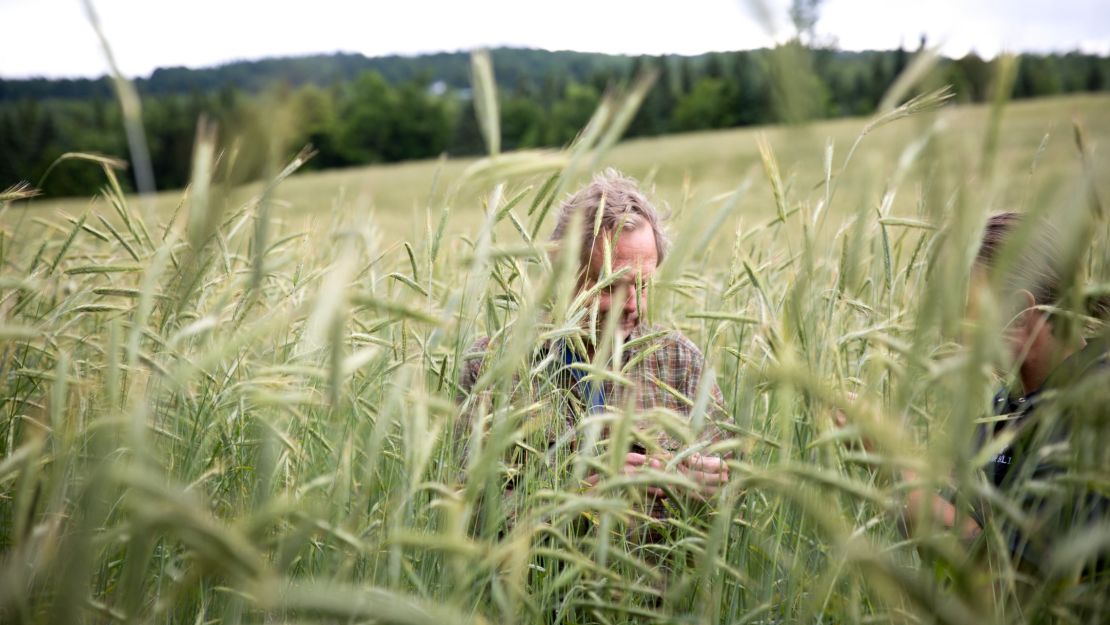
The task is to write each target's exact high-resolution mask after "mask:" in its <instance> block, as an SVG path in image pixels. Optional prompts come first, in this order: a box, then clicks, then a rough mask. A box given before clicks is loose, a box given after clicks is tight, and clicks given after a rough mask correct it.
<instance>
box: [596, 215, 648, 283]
mask: <svg viewBox="0 0 1110 625" xmlns="http://www.w3.org/2000/svg"><path fill="white" fill-rule="evenodd" d="M606 248H608V251H609V258H610V265H611V266H610V269H611V270H612V271H614V272H615V271H620V270H621V269H625V268H627V269H628V270H629V271H628V272H627V273H626V274H625V275H624V276H622V277H621V278H620V279H621V280H629V281H631V280H636V279H637V278H638V277H640V276H647V275H649V274H651V273H652V272H654V271H655V266H656V265H657V264H658V261H659V252H658V250H657V248H656V243H655V232H654V231H653V230H652V228H651V226H650V225H648V224H642V225H641V226H639V227H637V228H635V229H632V230H623V231H620V232H616V233H613V234H611V235H607V236H599V237H598V240H597V245H596V246H595V247H594V253H593V258H592V259H591V262H590V273H591V274H592V275H593V276H594V277H597V276H599V275H600V274H601V273H602V272H604V271H605V252H606Z"/></svg>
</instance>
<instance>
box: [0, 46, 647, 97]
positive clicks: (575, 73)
mask: <svg viewBox="0 0 1110 625" xmlns="http://www.w3.org/2000/svg"><path fill="white" fill-rule="evenodd" d="M491 55H492V57H493V65H494V68H495V70H496V72H497V81H498V82H499V83H500V84H503V85H509V86H514V85H517V84H519V83H521V82H528V81H533V80H536V79H537V77H541V76H543V75H545V74H550V73H552V70H556V71H557V72H558V73H559V74H562V75H566V76H568V77H570V78H571V79H572V80H576V81H579V82H584V81H586V80H587V79H589V78H590V77H591V76H592V75H595V74H606V75H609V74H612V73H614V72H618V73H623V72H625V71H627V69H628V68H629V67H631V65H632V62H633V60H632V57H627V56H617V55H609V54H598V53H589V52H570V51H559V52H551V51H548V50H536V49H530V48H498V49H495V50H492V51H491ZM369 70H374V71H377V72H378V73H379V74H381V75H382V77H383V78H385V79H386V80H387V81H389V82H391V83H394V84H400V83H405V82H408V81H411V80H423V81H428V82H434V81H442V82H443V83H444V84H445V85H446V86H449V87H453V88H459V89H461V88H466V87H468V86H469V85H470V53H469V52H439V53H435V54H424V55H420V56H400V55H392V56H380V57H367V56H363V55H362V54H348V53H336V54H317V55H312V56H297V57H279V58H269V59H262V60H257V61H235V62H232V63H227V64H224V65H219V66H216V67H207V68H201V69H189V68H187V67H166V68H159V69H156V70H154V72H153V73H152V74H151V75H150V76H149V77H147V78H139V79H137V80H135V85H136V86H137V88H138V89H139V92H140V93H141V94H143V95H154V96H159V95H172V94H187V93H193V92H198V91H199V92H213V91H219V90H221V89H225V88H235V89H239V90H244V91H248V92H252V93H257V92H259V91H262V90H264V89H266V88H267V87H269V86H271V85H273V84H275V83H284V84H288V85H289V86H292V87H299V86H302V85H307V84H312V85H317V86H328V85H333V84H337V83H342V82H346V81H350V80H353V79H354V78H356V77H358V76H359V75H360V74H362V73H364V72H366V71H369ZM112 95H113V94H112V85H111V82H110V81H109V80H108V78H107V77H101V78H91V79H90V78H76V79H47V78H32V79H20V80H3V79H0V101H4V100H9V101H10V100H21V99H34V100H44V99H55V98H58V99H83V98H89V97H98V96H99V97H106V98H107V97H112Z"/></svg>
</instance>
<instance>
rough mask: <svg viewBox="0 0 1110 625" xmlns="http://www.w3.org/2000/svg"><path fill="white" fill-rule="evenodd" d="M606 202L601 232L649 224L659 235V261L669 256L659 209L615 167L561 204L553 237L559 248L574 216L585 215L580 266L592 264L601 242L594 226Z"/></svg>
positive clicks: (656, 248)
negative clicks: (592, 258)
mask: <svg viewBox="0 0 1110 625" xmlns="http://www.w3.org/2000/svg"><path fill="white" fill-rule="evenodd" d="M603 203H604V206H603V208H602V211H601V224H600V228H598V231H597V234H598V235H601V236H609V235H611V234H612V233H614V232H616V231H617V230H618V229H621V230H624V231H629V230H635V229H636V228H639V227H640V226H642V225H644V224H648V225H650V226H651V231H652V233H653V234H654V235H655V251H656V253H658V255H659V260H658V262H660V263H662V262H663V258H664V257H665V256H666V255H667V248H668V246H669V241H668V240H667V235H666V233H664V232H663V224H662V218H661V217H660V216H659V211H657V210H656V209H655V206H653V205H652V203H651V202H649V201H648V199H647V196H645V195H644V194H643V192H642V191H640V186H639V184H638V183H637V182H636V181H635V180H633V179H632V178H629V177H627V176H625V175H624V174H622V173H620V172H619V171H617V170H616V169H613V168H611V167H610V168H608V169H606V170H605V171H602V172H600V173H598V174H595V175H594V178H593V181H591V182H590V184H588V185H586V186H585V187H583V188H581V189H579V190H578V192H576V193H575V194H574V195H571V196H570V197H569V198H567V199H566V200H565V201H564V202H563V203H562V205H560V206H559V213H558V216H557V218H556V221H555V231H554V232H553V233H552V234H551V240H552V241H554V242H555V243H556V245H557V247H559V248H561V247H562V242H563V240H564V239H565V238H566V237H567V235H568V233H567V230H569V229H570V224H571V222H572V221H573V219H574V216H575V215H576V214H581V220H582V222H581V223H582V247H581V250H580V258H579V267H580V268H582V269H583V270H584V269H585V268H586V267H587V266H588V265H589V262H590V258H591V257H592V255H593V251H594V245H595V244H596V243H597V237H596V236H594V225H595V223H596V222H597V219H598V214H597V211H598V208H599V207H602V205H603Z"/></svg>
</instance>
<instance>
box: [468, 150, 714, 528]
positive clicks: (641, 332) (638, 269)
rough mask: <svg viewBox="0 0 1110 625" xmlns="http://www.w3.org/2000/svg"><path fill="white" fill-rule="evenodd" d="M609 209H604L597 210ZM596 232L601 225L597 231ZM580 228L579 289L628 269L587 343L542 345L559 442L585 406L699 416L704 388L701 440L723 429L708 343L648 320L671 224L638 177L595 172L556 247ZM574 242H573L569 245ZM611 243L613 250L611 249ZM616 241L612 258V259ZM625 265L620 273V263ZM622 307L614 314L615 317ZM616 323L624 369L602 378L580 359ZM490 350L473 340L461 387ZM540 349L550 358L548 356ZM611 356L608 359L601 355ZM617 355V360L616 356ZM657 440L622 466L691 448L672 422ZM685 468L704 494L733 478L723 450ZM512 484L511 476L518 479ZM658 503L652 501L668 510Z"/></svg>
mask: <svg viewBox="0 0 1110 625" xmlns="http://www.w3.org/2000/svg"><path fill="white" fill-rule="evenodd" d="M599 210H600V211H601V214H600V215H598V211H599ZM574 224H580V225H581V228H582V230H581V232H572V229H573V228H572V226H573V225H574ZM595 233H596V235H595ZM573 236H580V237H581V246H580V247H579V249H580V250H581V252H580V257H579V259H578V282H577V288H578V292H579V293H583V292H586V291H589V290H591V289H593V288H594V287H595V286H597V285H598V284H599V282H600V281H602V280H604V279H606V277H608V276H612V275H614V274H620V276H619V277H618V278H617V279H616V280H615V281H613V282H612V283H611V284H608V285H607V286H605V287H604V288H602V289H600V291H598V292H597V293H596V295H594V296H593V297H594V298H595V301H594V302H592V303H591V305H596V307H597V312H598V314H597V319H596V323H595V324H593V325H592V327H593V328H595V330H594V331H593V332H587V340H585V341H584V344H585V353H578V352H577V350H575V349H574V348H573V347H572V345H571V342H570V341H552V342H549V343H547V344H545V345H543V346H542V347H541V349H540V350H539V355H540V356H541V357H542V358H547V357H549V356H553V357H551V358H549V361H550V362H553V363H555V367H554V368H553V369H554V370H553V371H552V379H554V380H555V381H556V382H555V384H554V386H556V387H561V388H562V390H564V391H565V393H564V398H563V399H564V401H563V402H562V405H563V406H564V407H565V408H566V409H565V410H564V411H563V415H562V416H563V418H564V420H565V422H564V423H562V424H560V425H561V426H563V427H559V428H554V429H549V438H550V442H554V441H555V440H556V439H557V438H559V432H558V431H557V430H563V431H570V432H573V431H574V429H575V427H576V425H577V421H578V420H579V419H580V418H581V416H582V415H583V414H588V413H599V412H605V411H607V410H608V409H610V408H611V409H613V410H616V411H619V410H621V409H623V408H626V407H631V408H632V409H633V410H634V411H635V413H637V414H644V413H647V412H650V411H652V410H655V409H665V410H668V411H671V412H673V413H677V414H678V415H681V416H684V417H686V418H690V417H691V414H692V412H693V408H694V406H695V405H697V402H696V401H695V400H696V398H698V397H699V396H701V397H706V396H707V397H708V400H709V401H708V402H703V404H704V405H705V406H706V411H705V415H704V416H705V421H704V425H703V426H702V427H701V428H700V433H699V443H700V444H701V445H700V446H701V447H702V448H704V446H705V445H706V444H709V443H713V442H717V441H720V440H722V439H723V438H724V433H723V432H722V430H721V429H720V428H719V427H717V423H718V422H719V421H720V420H721V419H722V417H723V416H724V415H723V411H722V409H721V404H722V397H721V391H720V388H719V387H718V386H717V384H716V383H715V382H713V380H712V379H709V378H707V379H704V380H703V377H705V376H704V372H705V359H704V357H703V356H702V353H701V351H700V350H699V349H698V348H697V347H696V346H695V345H694V344H693V343H692V342H691V341H690V340H689V339H687V338H686V337H685V336H683V335H682V334H681V333H680V332H678V331H675V330H670V331H668V330H666V329H663V328H660V327H652V326H648V325H647V324H645V323H644V322H643V320H644V312H645V311H644V309H643V307H644V303H645V302H646V301H647V297H646V294H645V292H644V291H645V290H646V289H647V288H649V286H650V284H651V278H652V276H653V274H654V273H655V270H656V268H657V266H658V265H659V264H660V263H661V262H662V261H663V259H664V258H665V257H666V253H667V239H666V236H665V233H664V232H663V229H662V224H661V219H660V216H659V213H658V211H657V210H656V209H655V207H654V206H653V205H652V204H651V202H649V201H648V199H647V197H646V196H645V195H644V194H643V192H641V190H640V189H639V186H638V185H637V183H636V182H635V181H634V180H632V179H631V178H628V177H625V176H623V175H622V174H620V173H619V172H617V171H616V170H613V169H609V170H606V171H604V172H602V173H600V174H598V175H596V176H595V177H594V179H593V181H592V182H590V184H588V185H586V186H585V187H583V188H582V189H580V190H579V191H578V192H576V193H575V194H573V195H572V196H571V197H570V198H568V199H567V200H566V201H565V202H563V204H562V205H561V207H560V209H559V213H558V217H557V221H556V226H555V231H554V233H553V235H552V238H553V241H554V242H555V244H556V252H555V253H556V255H558V254H559V252H560V251H561V250H564V249H566V248H567V247H568V245H567V242H568V241H570V237H573ZM569 247H572V248H573V246H569ZM606 248H608V250H607V249H606ZM607 251H608V258H609V262H608V263H606V260H605V259H606V252H607ZM622 271H623V272H624V273H621V272H622ZM614 316H615V317H616V319H613V320H612V321H610V318H611V317H614ZM607 322H608V323H614V324H615V327H616V331H617V334H618V339H619V340H620V341H622V344H623V345H624V349H623V350H622V357H621V360H622V363H631V364H630V365H627V364H626V366H625V367H623V368H621V370H620V373H621V376H620V377H621V378H623V379H615V378H613V377H610V378H605V379H603V380H600V381H595V380H592V379H590V378H587V377H585V376H584V375H583V372H582V369H581V367H576V366H575V365H577V364H579V363H592V362H593V360H594V357H595V345H596V344H597V341H598V338H599V337H598V336H597V333H600V329H599V328H604V327H606V323H607ZM490 350H491V346H490V341H489V339H488V338H483V339H480V340H479V341H478V342H476V343H475V345H474V346H473V347H472V349H471V354H472V357H471V358H469V359H468V360H467V361H466V362H465V363H464V365H463V367H462V371H461V374H460V387H461V388H462V389H463V390H464V391H466V392H467V393H469V391H470V390H471V389H473V388H474V385H475V383H476V381H477V380H478V378H479V376H480V374H481V372H482V364H483V358H482V354H484V353H487V352H488V351H490ZM542 358H541V360H542ZM595 364H601V365H605V364H606V363H595ZM610 364H611V363H610ZM483 399H486V400H488V398H481V397H470V398H469V400H468V407H469V408H470V409H471V410H469V411H470V412H473V408H476V407H478V406H481V405H487V406H488V405H489V403H488V401H483ZM654 436H655V440H654V441H653V442H654V443H656V444H655V445H652V448H653V450H654V451H655V452H656V453H649V452H651V451H653V450H649V449H647V448H646V447H645V446H641V445H634V446H633V449H632V450H630V451H628V452H627V453H626V454H625V458H624V466H623V471H624V473H625V474H629V475H631V474H635V473H638V472H640V471H642V470H643V469H644V468H647V467H652V468H655V469H662V468H663V467H664V465H665V462H666V459H667V456H668V455H670V454H674V453H677V452H680V451H682V448H683V447H685V445H684V444H683V443H682V442H681V441H679V440H677V439H675V438H673V437H672V436H670V435H669V434H667V433H666V432H665V431H663V430H661V429H660V430H658V431H656V432H655V435H654ZM678 468H679V470H680V471H681V472H682V473H684V474H685V475H686V476H687V477H689V478H690V479H691V480H693V481H694V483H696V484H697V485H698V489H697V490H696V492H695V493H693V494H694V495H695V496H699V497H704V496H706V495H711V494H713V493H715V492H717V490H718V489H719V488H720V487H721V486H722V485H723V484H724V483H725V482H727V481H728V466H727V465H726V464H725V462H724V461H723V460H722V459H721V457H720V456H718V455H711V454H705V453H690V454H687V455H686V456H685V457H684V459H683V461H682V462H681V463H680V464H679V465H678ZM586 481H587V483H588V484H589V485H591V486H592V485H596V484H597V483H598V481H599V478H598V476H597V475H590V476H588V477H587V480H586ZM509 488H510V489H511V488H512V483H511V482H510V483H509ZM647 491H648V493H649V494H650V495H653V496H656V497H660V498H661V497H663V496H664V491H663V490H662V489H661V488H658V487H655V486H650V487H648V488H647ZM660 509H661V508H660V506H653V511H658V510H660Z"/></svg>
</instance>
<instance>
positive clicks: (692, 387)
mask: <svg viewBox="0 0 1110 625" xmlns="http://www.w3.org/2000/svg"><path fill="white" fill-rule="evenodd" d="M645 337H646V338H645ZM639 339H645V340H642V341H641V340H639ZM625 344H626V345H628V347H626V348H625V350H624V351H623V353H622V358H621V361H622V366H621V368H620V369H619V373H620V376H621V378H622V379H610V378H606V379H604V380H602V381H601V386H602V391H603V393H604V397H605V400H606V401H605V403H606V405H607V407H609V408H611V409H613V410H615V411H619V410H621V409H622V408H624V407H626V406H631V408H632V409H633V411H634V413H635V414H638V415H645V414H647V413H649V412H651V411H653V410H655V409H665V410H668V411H670V412H672V413H676V414H678V415H681V416H683V417H686V418H687V419H688V418H690V416H691V412H692V410H693V408H694V405H695V402H696V398H697V397H698V391H699V385H700V384H701V383H702V375H703V372H704V370H705V358H704V357H703V356H702V353H701V351H700V350H699V349H698V348H697V346H696V345H694V344H693V343H692V342H691V341H690V339H688V338H686V337H685V336H683V335H682V334H681V333H680V332H677V331H666V330H664V329H662V328H659V327H645V326H642V325H641V326H637V327H636V328H635V329H634V330H633V331H632V332H631V333H630V335H629V336H628V338H627V339H626V341H625ZM494 347H495V346H491V344H490V340H489V338H481V339H479V340H478V341H476V342H475V343H474V345H473V346H472V347H471V348H470V350H468V353H467V356H466V357H465V359H464V362H463V365H462V367H461V370H460V375H459V387H460V390H461V391H462V393H460V397H459V398H460V400H461V401H462V403H463V407H464V411H463V412H464V414H463V416H464V418H463V423H461V424H460V425H463V426H464V427H465V428H466V429H467V430H468V429H469V427H470V425H471V424H472V419H473V417H474V415H475V414H479V415H481V414H489V411H490V410H492V409H493V402H492V392H493V391H492V389H490V388H486V389H484V390H482V391H481V392H479V393H478V394H477V395H473V394H472V393H471V391H472V390H473V389H474V386H475V383H476V382H477V380H478V378H479V376H480V375H481V374H482V373H483V367H484V364H485V363H486V357H487V356H488V355H490V354H491V353H492V352H493V351H494ZM553 347H554V345H553V344H552V343H551V342H548V343H545V344H544V345H542V346H541V347H540V348H539V349H538V350H537V351H536V353H535V355H534V357H533V363H542V362H543V361H544V360H545V359H546V360H548V364H547V365H546V366H545V367H543V369H542V371H545V372H546V374H547V375H541V376H538V377H540V378H543V379H540V380H535V379H533V380H529V381H526V382H524V381H522V380H521V377H520V375H519V374H518V375H514V377H513V380H512V382H513V384H512V389H513V393H512V397H511V403H512V404H517V405H519V402H520V401H524V400H527V401H539V402H541V403H544V402H545V403H547V404H548V405H549V406H550V405H551V404H554V406H553V407H554V408H555V409H554V410H548V411H543V410H541V411H537V412H540V413H547V418H544V417H543V416H540V417H539V419H540V420H541V421H543V423H538V424H526V427H525V429H526V430H528V431H532V432H536V433H539V431H541V430H542V433H543V435H544V436H543V438H546V439H547V443H548V444H549V445H550V444H553V443H555V442H556V441H559V440H570V441H573V440H574V438H575V428H576V425H577V422H578V419H579V418H580V417H581V415H583V414H586V412H587V410H586V408H587V406H588V404H587V397H586V396H585V395H586V393H585V391H584V389H583V388H582V387H583V386H584V385H582V384H577V385H576V384H574V381H573V379H572V376H570V375H568V374H567V368H566V366H565V363H564V362H563V361H562V359H561V358H560V357H559V355H558V354H552V351H553ZM706 383H707V384H708V386H709V388H708V391H709V402H708V404H707V406H706V410H705V415H704V416H705V418H704V423H703V424H701V426H702V427H701V428H700V432H698V433H697V440H696V441H685V442H684V441H681V440H679V439H677V438H675V437H674V436H673V435H672V434H670V433H668V432H666V431H665V430H664V429H662V428H651V427H650V419H642V420H639V421H637V424H636V427H637V428H638V429H641V430H643V431H650V432H651V433H652V434H653V435H654V436H655V439H656V442H657V443H658V444H659V446H660V447H662V448H663V449H666V450H668V451H672V452H673V451H678V450H680V449H681V448H683V447H686V446H687V445H688V444H689V443H695V442H696V443H713V442H717V441H720V440H723V439H724V438H725V437H726V436H725V433H724V432H723V431H722V430H721V429H720V428H719V427H718V426H717V423H718V422H720V421H721V420H722V419H723V418H724V416H725V413H724V409H723V408H722V405H723V398H722V395H721V389H720V387H718V386H717V383H716V382H715V381H714V380H707V381H706Z"/></svg>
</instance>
